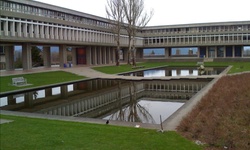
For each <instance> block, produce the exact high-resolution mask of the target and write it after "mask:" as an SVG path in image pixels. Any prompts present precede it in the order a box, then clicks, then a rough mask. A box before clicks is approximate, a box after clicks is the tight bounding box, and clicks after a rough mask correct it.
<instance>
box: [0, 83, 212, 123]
mask: <svg viewBox="0 0 250 150" xmlns="http://www.w3.org/2000/svg"><path fill="white" fill-rule="evenodd" d="M210 81H211V79H197V80H185V79H180V80H167V81H162V80H159V81H158V80H153V81H126V80H101V79H96V80H86V81H83V82H78V83H74V84H69V85H61V86H56V87H50V88H45V89H41V90H34V91H27V92H24V93H19V94H16V93H13V94H10V95H7V96H5V97H1V98H0V100H1V106H0V109H1V110H12V111H22V112H36V113H42V114H50V115H61V116H76V117H91V118H106V119H107V118H108V119H114V120H123V121H133V122H143V123H146V122H147V123H158V122H159V115H162V116H163V117H164V116H165V117H164V119H165V118H167V117H168V116H169V115H170V114H171V113H172V112H171V113H169V112H168V111H169V110H171V108H175V110H176V109H178V108H179V107H181V105H179V104H183V103H185V101H186V100H188V99H189V98H191V97H192V96H193V95H194V94H195V93H197V92H198V91H199V90H201V89H202V88H203V87H204V86H206V84H207V83H208V82H210ZM145 100H147V101H145ZM169 100H171V102H172V103H170V102H169ZM177 100H178V101H177ZM180 101H181V103H179V102H180ZM173 103H174V105H172V104H173ZM177 106H178V107H177Z"/></svg>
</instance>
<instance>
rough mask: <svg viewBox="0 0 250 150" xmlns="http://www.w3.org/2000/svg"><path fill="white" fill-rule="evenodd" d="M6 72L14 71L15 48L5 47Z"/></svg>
mask: <svg viewBox="0 0 250 150" xmlns="http://www.w3.org/2000/svg"><path fill="white" fill-rule="evenodd" d="M4 51H5V60H6V70H7V71H10V70H14V69H15V68H14V46H4Z"/></svg>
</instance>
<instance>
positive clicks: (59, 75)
mask: <svg viewBox="0 0 250 150" xmlns="http://www.w3.org/2000/svg"><path fill="white" fill-rule="evenodd" d="M20 76H22V77H24V78H26V79H27V82H28V84H32V85H29V86H23V87H16V86H12V85H11V84H12V78H13V77H20ZM84 78H85V77H83V76H78V75H75V74H72V73H68V72H64V71H53V72H43V73H33V74H24V75H13V76H4V77H0V81H1V85H0V92H6V91H13V90H20V89H25V88H32V87H38V86H43V85H49V84H56V83H62V82H68V81H73V80H80V79H84Z"/></svg>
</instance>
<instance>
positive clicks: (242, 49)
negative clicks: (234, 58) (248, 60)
mask: <svg viewBox="0 0 250 150" xmlns="http://www.w3.org/2000/svg"><path fill="white" fill-rule="evenodd" d="M243 54H244V47H243V46H241V57H243V56H244V55H243Z"/></svg>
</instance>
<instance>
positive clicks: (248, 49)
mask: <svg viewBox="0 0 250 150" xmlns="http://www.w3.org/2000/svg"><path fill="white" fill-rule="evenodd" d="M243 57H250V46H243Z"/></svg>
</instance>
